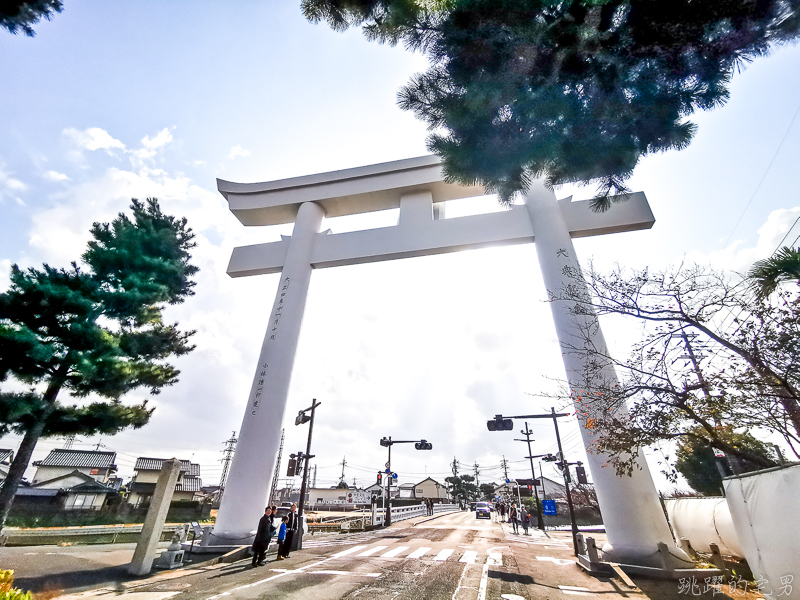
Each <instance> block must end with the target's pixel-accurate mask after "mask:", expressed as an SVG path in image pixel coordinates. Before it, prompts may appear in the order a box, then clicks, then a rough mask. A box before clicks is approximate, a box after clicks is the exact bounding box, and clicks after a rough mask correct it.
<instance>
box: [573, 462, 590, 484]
mask: <svg viewBox="0 0 800 600" xmlns="http://www.w3.org/2000/svg"><path fill="white" fill-rule="evenodd" d="M575 475H577V477H578V483H580V484H583V485H586V484H588V483H589V480H588V479H586V469H585V468H584V467H583V466H581V464H580V463H578V466H577V467H575Z"/></svg>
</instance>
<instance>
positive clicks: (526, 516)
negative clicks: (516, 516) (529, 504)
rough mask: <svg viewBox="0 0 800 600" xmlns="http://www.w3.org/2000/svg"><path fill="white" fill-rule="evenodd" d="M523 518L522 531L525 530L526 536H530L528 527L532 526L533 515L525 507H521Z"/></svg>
mask: <svg viewBox="0 0 800 600" xmlns="http://www.w3.org/2000/svg"><path fill="white" fill-rule="evenodd" d="M521 511H522V512H521V516H522V529H524V530H525V535H528V526H529V525H530V524H531V515H530V513H529V512H528V509H527V508H525V507H524V506H523V507H521Z"/></svg>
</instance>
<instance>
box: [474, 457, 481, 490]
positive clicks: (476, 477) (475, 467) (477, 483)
mask: <svg viewBox="0 0 800 600" xmlns="http://www.w3.org/2000/svg"><path fill="white" fill-rule="evenodd" d="M473 468H474V469H475V487H478V488H479V487H481V482H480V481H479V480H478V473H479V471H478V468H479V467H478V462H477V461H475V464H474V465H473Z"/></svg>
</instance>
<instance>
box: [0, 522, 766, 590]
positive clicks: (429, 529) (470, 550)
mask: <svg viewBox="0 0 800 600" xmlns="http://www.w3.org/2000/svg"><path fill="white" fill-rule="evenodd" d="M596 537H597V541H598V544H599V545H602V544H603V543H604V541H605V539H604V536H602V535H596ZM303 545H304V548H303V550H302V551H300V552H293V553H292V555H291V556H290V558H289V559H287V560H282V561H277V560H275V551H274V548H273V549H271V551H270V553H269V554H268V561H269V562H268V563H267V564H266V565H265V566H262V567H252V566H251V565H250V559H247V560H242V561H239V562H237V563H233V564H217V565H211V566H205V567H202V566H198V567H188V568H185V569H182V570H175V571H162V572H159V573H156V574H155V575H153V576H152V577H150V578H149V579H144V580H138V581H130V580H128V581H125V580H118V581H114V580H109V581H108V583H106V585H105V586H102V587H101V586H95V587H96V588H99V589H93V590H90V591H85V592H80V593H73V594H70V595H67V596H64V595H62V596H61V597H60V598H59V600H117V597H119V596H124V597H123V598H121V599H120V600H167V599H168V598H169V599H172V600H251V599H262V598H264V599H266V598H282V599H283V598H285V599H303V600H306V599H313V600H329V599H330V600H334V599H337V600H338V599H348V600H377V599H380V600H395V599H396V600H412V599H413V600H418V599H419V600H501V599H502V600H520V598H521V599H523V600H539V599H545V598H548V599H549V598H567V597H572V596H582V597H594V598H604V599H608V600H611V599H618V598H633V599H644V598H647V599H650V600H675V599H676V598H681V597H682V596H683V593H682V592H680V591H679V584H678V582H675V581H663V582H658V581H647V580H641V579H636V580H635V582H636V583H637V584H638V586H639V588H640V589H630V588H628V587H627V586H626V585H625V584H624V583H622V582H621V581H620V580H619V579H616V578H614V579H599V578H595V577H591V576H589V575H587V574H586V573H585V572H583V571H582V570H581V569H580V568H579V567H578V566H577V565H576V564H575V560H574V556H573V553H572V546H571V535H570V533H569V532H548V533H547V534H545V533H542V532H539V531H537V530H531V535H529V536H525V535H517V534H514V533H513V532H512V531H511V527H510V525H508V524H505V523H498V522H496V521H495V520H492V521H488V520H477V519H476V518H475V513H472V512H459V513H451V514H445V515H442V516H439V517H436V518H434V519H432V520H425V519H424V518H418V519H414V520H412V521H403V522H400V523H395V524H394V525H393V526H392V527H390V528H388V529H385V530H380V531H375V532H367V533H359V534H346V535H331V536H324V537H317V536H313V537H311V536H309V537H307V538H305V539H304V544H303ZM89 548H91V547H89ZM8 550H9V549H2V550H0V552H7V551H8ZM20 550H25V549H20ZM30 551H31V550H29V552H30ZM102 551H103V550H102V549H99V548H96V547H95V549H94V550H86V551H85V552H94V553H97V552H102ZM120 551H121V550H117V552H120ZM131 551H132V550H131ZM3 556H6V557H7V556H8V555H7V554H0V558H2V557H3ZM87 557H88V555H86V556H84V559H86V558H87ZM30 558H31V559H36V555H32V556H31V557H30ZM91 558H92V560H94V561H98V560H101V559H102V557H98V555H97V554H92V555H91ZM77 559H78V558H77V557H76V558H74V559H73V560H77ZM106 559H107V561H109V562H113V561H112V560H111V556H110V555H109V556H107V557H106ZM41 560H42V561H53V562H52V563H50V564H51V565H52V566H53V567H54V568H55V567H56V566H57V563H56V561H58V560H59V557H58V556H57V554H47V553H46V552H45V553H44V556H43V558H41ZM0 562H2V561H0ZM43 564H45V567H42V568H43V569H46V568H47V567H46V564H47V563H44V562H43ZM63 567H64V565H63V564H62V565H61V568H63ZM117 568H118V567H117ZM19 575H20V576H21V578H20V580H18V581H20V582H21V580H23V579H26V578H27V577H29V575H30V573H26V572H25V569H23V570H20V572H19ZM62 575H63V573H62ZM49 589H51V590H53V591H55V589H54V588H52V587H50V588H49ZM720 591H721V590H717V591H716V592H712V591H709V592H707V593H703V594H700V595H701V596H702V597H708V598H711V597H714V598H717V597H722V598H733V597H734V596H730V595H727V594H724V593H723V594H720ZM692 595H695V596H696V595H697V594H692ZM53 596H57V594H55V593H50V594H45V595H44V596H42V597H43V598H51V597H53ZM735 597H736V598H737V600H738V599H739V598H741V600H753V599H754V598H756V596H755V595H750V594H749V593H748V595H747V596H739V595H736V596H735Z"/></svg>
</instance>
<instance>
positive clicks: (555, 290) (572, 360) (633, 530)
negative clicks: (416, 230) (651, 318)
mask: <svg viewBox="0 0 800 600" xmlns="http://www.w3.org/2000/svg"><path fill="white" fill-rule="evenodd" d="M525 205H526V206H527V209H528V214H529V215H530V218H531V223H532V225H533V231H534V244H535V245H536V254H537V256H538V259H539V265H540V267H541V270H542V276H543V277H544V284H545V287H546V288H547V290H548V293H550V294H553V295H554V296H558V295H560V294H561V292H562V288H563V286H564V285H565V284H567V283H569V284H570V285H575V283H576V282H575V281H573V280H570V279H568V278H567V276H566V275H565V273H564V269H565V268H573V269H578V268H579V267H580V265H579V263H578V259H577V256H576V254H575V248H574V247H573V245H572V238H571V237H570V234H569V230H568V228H567V225H566V222H565V221H564V217H563V215H562V213H561V209H560V207H559V204H558V201H557V200H556V197H555V194H554V193H553V192H552V190H548V189H547V188H546V187H545V186H544V185H543V184H542V183H541V182H535V183H534V184H533V185H532V186H531V189H530V191H529V192H528V194H527V196H526V198H525ZM611 210H614V209H613V208H612V209H611ZM587 293H588V290H587ZM550 308H551V310H552V314H553V321H554V322H555V326H556V333H557V336H558V341H559V343H560V344H561V355H562V358H563V361H564V368H565V370H566V374H567V380H568V381H569V383H570V386H571V387H572V386H580V385H582V379H581V378H582V376H583V373H584V367H585V365H584V361H583V358H582V357H581V356H579V355H576V354H575V353H573V352H570V351H569V349H568V348H569V347H570V346H576V345H579V344H582V343H583V338H582V332H581V329H580V325H581V323H578V322H577V319H578V318H579V317H576V316H575V315H572V314H571V313H570V307H569V306H568V305H567V303H566V302H561V301H554V302H551V303H550ZM581 318H583V319H588V318H589V317H581ZM592 331H593V332H594V333H593V344H594V347H596V348H598V349H601V351H602V350H603V349H605V346H606V345H605V339H604V338H603V332H602V331H601V330H600V327H599V326H597V327H596V328H593V329H592ZM604 375H605V376H606V377H608V378H609V379H611V378H615V377H616V374H615V372H614V369H613V367H611V366H609V367H608V370H607V371H606V372H605V373H604ZM576 408H580V407H579V406H577V405H576ZM581 436H582V438H583V443H584V446H585V447H586V448H588V447H589V446H590V445H591V443H592V435H591V433H590V431H589V430H588V429H586V428H585V427H583V426H582V427H581ZM606 461H607V457H606V456H605V455H602V454H599V453H597V452H595V453H590V454H589V455H588V464H589V470H590V471H591V473H592V479H593V480H594V483H595V489H596V490H597V499H598V502H599V504H600V511H601V512H602V514H603V523H604V524H605V526H606V532H607V534H608V543H607V544H606V545H605V546H604V547H603V556H604V558H606V560H612V561H614V562H619V563H630V564H639V565H647V566H653V567H660V566H661V559H660V557H659V553H658V544H659V543H661V542H663V543H666V544H667V545H668V546H669V548H670V555H671V556H672V557H673V558H674V559H675V566H676V567H678V566H680V567H683V568H688V567H691V566H693V563H692V562H691V560H690V559H689V557H688V556H686V554H685V553H684V552H683V550H681V549H680V548H678V547H677V546H676V545H675V542H674V540H673V539H672V534H671V533H670V530H669V525H668V524H667V519H666V517H665V516H664V511H663V510H662V509H661V504H660V502H659V499H658V493H657V491H656V488H655V484H654V483H653V479H652V477H651V476H650V470H649V469H648V466H647V462H646V461H645V458H644V456H643V455H641V453H640V456H639V458H638V463H639V467H641V468H640V469H634V471H633V474H632V475H631V476H630V477H618V476H617V475H616V473H615V472H614V469H613V467H606V468H603V464H604V463H606Z"/></svg>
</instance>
